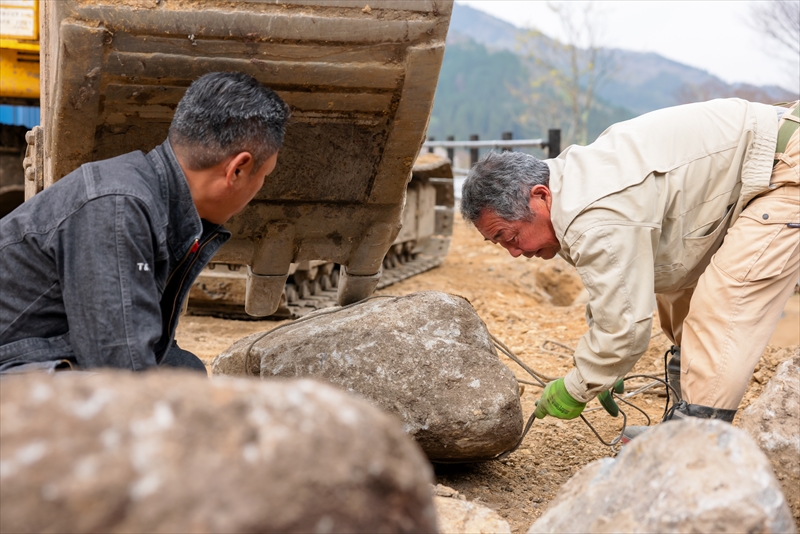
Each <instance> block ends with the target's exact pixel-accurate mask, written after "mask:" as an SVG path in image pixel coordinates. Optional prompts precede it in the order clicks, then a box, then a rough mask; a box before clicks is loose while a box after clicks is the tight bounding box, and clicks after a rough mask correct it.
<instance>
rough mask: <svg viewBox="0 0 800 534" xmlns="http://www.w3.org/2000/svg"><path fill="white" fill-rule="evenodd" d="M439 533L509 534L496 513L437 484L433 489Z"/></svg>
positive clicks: (507, 527)
mask: <svg viewBox="0 0 800 534" xmlns="http://www.w3.org/2000/svg"><path fill="white" fill-rule="evenodd" d="M433 503H434V505H435V506H436V515H437V516H438V520H439V521H438V522H439V531H440V532H446V533H447V534H511V527H510V526H509V525H508V522H507V521H506V520H505V519H503V518H502V517H500V516H499V515H498V514H497V512H495V511H494V510H492V509H490V508H487V507H485V506H481V505H480V504H477V503H474V502H470V501H468V500H466V498H465V497H464V496H463V495H461V494H460V493H458V492H457V491H456V490H454V489H453V488H448V487H447V486H442V485H441V484H438V485H437V486H436V488H434V492H433Z"/></svg>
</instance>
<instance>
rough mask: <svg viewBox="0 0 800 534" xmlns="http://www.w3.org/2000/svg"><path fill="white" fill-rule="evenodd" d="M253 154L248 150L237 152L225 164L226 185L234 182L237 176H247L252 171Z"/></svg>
mask: <svg viewBox="0 0 800 534" xmlns="http://www.w3.org/2000/svg"><path fill="white" fill-rule="evenodd" d="M253 163H254V160H253V156H252V154H250V152H239V153H238V154H236V155H235V156H232V157H231V158H230V159H229V160H228V163H227V164H225V181H226V182H227V184H228V185H232V184H234V183H236V181H237V180H238V179H239V178H247V177H248V176H250V173H251V172H252V171H253Z"/></svg>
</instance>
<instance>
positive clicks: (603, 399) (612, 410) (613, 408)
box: [597, 378, 625, 417]
mask: <svg viewBox="0 0 800 534" xmlns="http://www.w3.org/2000/svg"><path fill="white" fill-rule="evenodd" d="M612 391H613V392H614V393H617V394H619V393H624V392H625V382H623V381H622V379H621V378H620V379H619V380H617V381H616V382H614V387H612V388H611V389H609V390H608V391H604V392H602V393H601V394H600V395H598V396H597V400H599V401H600V404H602V405H603V408H605V409H606V411H607V412H608V413H609V414H611V417H616V416H618V415H619V406H617V401H615V400H614V396H613V395H612V394H611V392H612Z"/></svg>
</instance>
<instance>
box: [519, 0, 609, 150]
mask: <svg viewBox="0 0 800 534" xmlns="http://www.w3.org/2000/svg"><path fill="white" fill-rule="evenodd" d="M547 5H548V7H549V8H550V9H551V10H552V11H553V12H554V13H555V14H556V16H557V17H558V20H559V24H560V26H561V29H562V31H563V34H564V39H563V41H562V40H559V39H551V38H550V37H548V36H547V35H545V34H544V33H543V32H542V31H541V30H538V29H533V30H529V31H528V32H527V34H526V36H525V37H524V39H523V42H522V47H523V50H524V51H525V52H526V53H527V57H528V59H529V61H530V64H531V67H532V68H531V71H532V72H531V83H530V87H528V88H527V89H528V91H529V92H522V91H519V90H517V91H516V93H517V95H518V96H520V97H521V98H522V100H523V101H524V102H525V103H526V104H527V107H528V110H529V111H528V113H527V114H526V116H525V117H523V120H525V121H527V122H529V123H535V124H538V125H540V126H542V125H554V124H560V123H562V122H563V118H564V116H565V115H566V117H568V122H567V128H566V131H565V134H564V136H563V137H564V140H565V142H566V143H577V144H586V142H587V137H588V123H589V113H590V112H591V110H592V106H593V105H594V104H595V93H596V91H597V88H598V86H600V85H601V84H602V83H603V82H604V81H605V80H606V79H607V78H608V77H609V75H610V74H611V73H612V71H613V70H614V61H613V57H612V54H611V51H610V50H608V49H606V48H603V47H602V46H601V41H602V31H603V29H604V28H603V23H602V16H601V13H599V10H598V8H597V5H596V4H595V3H594V2H548V4H547Z"/></svg>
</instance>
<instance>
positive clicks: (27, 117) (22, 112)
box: [0, 106, 40, 129]
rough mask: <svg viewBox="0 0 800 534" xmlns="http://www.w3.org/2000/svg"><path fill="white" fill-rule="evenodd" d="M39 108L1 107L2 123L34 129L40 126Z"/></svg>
mask: <svg viewBox="0 0 800 534" xmlns="http://www.w3.org/2000/svg"><path fill="white" fill-rule="evenodd" d="M39 120H40V118H39V107H38V106H37V107H33V106H0V123H2V124H12V125H14V126H25V127H27V128H29V129H30V128H33V127H34V126H38V124H39Z"/></svg>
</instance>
